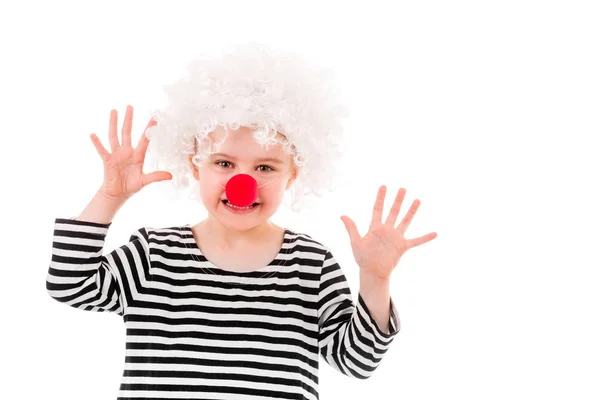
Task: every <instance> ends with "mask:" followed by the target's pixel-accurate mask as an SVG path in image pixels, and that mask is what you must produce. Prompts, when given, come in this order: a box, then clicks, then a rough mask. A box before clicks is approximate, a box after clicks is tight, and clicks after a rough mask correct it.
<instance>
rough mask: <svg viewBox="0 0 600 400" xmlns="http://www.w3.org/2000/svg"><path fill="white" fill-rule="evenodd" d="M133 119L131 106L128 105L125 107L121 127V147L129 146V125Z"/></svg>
mask: <svg viewBox="0 0 600 400" xmlns="http://www.w3.org/2000/svg"><path fill="white" fill-rule="evenodd" d="M132 121H133V107H132V106H130V105H128V106H127V108H126V109H125V119H124V120H123V128H122V129H121V145H122V146H123V147H131V125H132Z"/></svg>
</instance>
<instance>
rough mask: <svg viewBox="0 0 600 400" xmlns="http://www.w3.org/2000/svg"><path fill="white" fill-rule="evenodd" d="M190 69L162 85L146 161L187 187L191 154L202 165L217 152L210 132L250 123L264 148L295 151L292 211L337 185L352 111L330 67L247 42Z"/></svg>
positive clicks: (180, 186)
mask: <svg viewBox="0 0 600 400" xmlns="http://www.w3.org/2000/svg"><path fill="white" fill-rule="evenodd" d="M187 72H188V75H187V76H186V77H184V78H182V79H181V80H179V81H177V82H175V83H174V84H172V85H170V86H165V87H164V90H165V93H166V96H167V105H166V106H165V107H164V108H163V109H159V110H155V111H154V112H153V113H152V115H153V118H154V120H155V121H156V125H155V126H152V127H150V128H148V129H147V130H146V133H145V134H146V135H147V137H148V139H150V144H149V146H148V152H147V154H148V158H149V162H150V163H151V164H152V163H153V164H154V166H155V168H156V169H162V170H167V171H169V172H171V173H172V175H173V179H172V181H171V182H172V184H173V186H174V188H175V189H186V188H189V187H190V181H193V175H192V167H191V165H190V162H189V155H193V158H192V162H193V163H194V164H195V165H197V166H199V165H200V163H202V162H203V161H205V160H207V159H208V157H209V156H210V154H212V153H215V152H217V151H218V150H219V144H220V142H217V143H213V141H212V140H211V138H210V137H208V134H209V133H210V132H212V131H213V130H214V129H216V127H217V126H218V125H220V126H223V129H224V131H225V137H227V136H226V135H227V134H235V132H236V131H237V129H239V127H240V126H246V127H250V128H252V129H253V130H254V131H253V138H254V140H256V141H257V142H258V143H259V144H261V145H262V146H263V147H265V148H267V149H268V148H269V146H273V145H275V144H277V143H279V144H281V145H282V148H283V150H284V152H285V153H286V154H288V155H291V156H292V158H293V162H294V164H295V166H296V167H297V168H296V169H297V171H298V173H297V177H296V180H295V181H294V183H293V185H292V187H290V191H291V196H292V197H291V204H290V205H289V206H290V209H291V210H293V211H298V210H299V209H300V208H301V207H300V206H301V205H302V203H304V200H305V199H306V195H309V194H314V195H317V196H322V195H323V193H324V190H333V182H334V177H335V176H337V173H338V170H337V168H336V167H337V165H336V164H337V161H338V160H339V159H340V157H341V156H342V154H343V153H344V151H343V145H344V143H343V135H342V131H343V129H342V124H341V119H342V118H343V117H346V116H347V115H348V112H347V108H346V107H345V106H344V105H342V104H340V103H339V99H338V90H337V87H336V86H335V85H334V84H333V77H334V76H333V73H332V71H331V70H330V69H319V68H315V67H311V66H308V65H307V64H306V63H305V62H304V61H303V60H302V59H301V58H300V57H298V56H296V55H294V54H290V53H278V52H275V51H272V50H270V49H269V48H268V47H266V46H264V45H260V44H256V43H250V44H245V45H235V46H233V47H232V49H231V50H230V51H229V52H225V54H224V55H221V56H218V57H207V56H203V57H201V58H199V59H196V60H194V61H192V62H191V63H190V64H189V65H188V67H187ZM278 133H279V134H281V135H283V137H284V139H280V138H278V137H277V134H278ZM196 192H197V191H196Z"/></svg>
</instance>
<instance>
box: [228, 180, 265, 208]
mask: <svg viewBox="0 0 600 400" xmlns="http://www.w3.org/2000/svg"><path fill="white" fill-rule="evenodd" d="M225 194H226V195H227V200H229V202H230V203H231V204H233V205H234V206H238V207H247V206H249V205H252V204H253V203H254V202H255V201H256V196H257V195H258V187H257V183H256V180H255V179H254V178H253V177H251V176H250V175H247V174H238V175H236V176H234V177H233V178H231V179H230V180H229V181H228V182H227V185H225Z"/></svg>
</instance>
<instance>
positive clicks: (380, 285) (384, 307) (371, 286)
mask: <svg viewBox="0 0 600 400" xmlns="http://www.w3.org/2000/svg"><path fill="white" fill-rule="evenodd" d="M359 292H360V295H361V296H362V298H363V299H364V301H365V304H366V305H367V308H368V309H369V311H370V312H371V315H372V316H373V319H375V322H377V326H379V328H380V329H381V331H382V332H384V333H385V334H389V333H390V331H389V327H388V323H389V321H390V280H389V279H385V280H382V279H380V278H377V277H373V276H370V275H367V274H363V273H361V274H360V290H359Z"/></svg>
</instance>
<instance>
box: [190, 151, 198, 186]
mask: <svg viewBox="0 0 600 400" xmlns="http://www.w3.org/2000/svg"><path fill="white" fill-rule="evenodd" d="M193 156H194V155H193V154H190V155H189V156H188V160H189V161H190V167H191V168H192V174H193V175H194V179H196V180H198V179H199V176H198V167H197V166H196V165H194V163H193V162H192V157H193Z"/></svg>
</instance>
